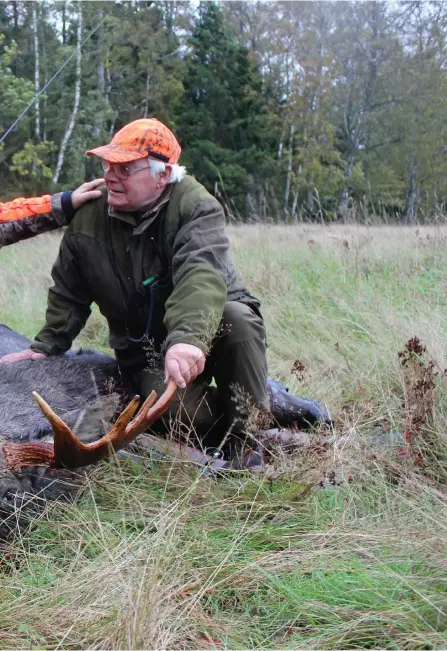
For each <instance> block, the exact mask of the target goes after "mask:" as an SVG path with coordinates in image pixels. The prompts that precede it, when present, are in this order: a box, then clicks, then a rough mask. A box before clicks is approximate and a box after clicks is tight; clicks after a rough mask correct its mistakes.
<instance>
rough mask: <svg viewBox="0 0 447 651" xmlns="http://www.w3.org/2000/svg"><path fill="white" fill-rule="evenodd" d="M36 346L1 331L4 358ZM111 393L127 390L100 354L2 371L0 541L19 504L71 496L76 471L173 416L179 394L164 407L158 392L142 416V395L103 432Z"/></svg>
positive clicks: (168, 395)
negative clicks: (169, 414)
mask: <svg viewBox="0 0 447 651" xmlns="http://www.w3.org/2000/svg"><path fill="white" fill-rule="evenodd" d="M29 344H30V341H29V340H28V339H26V338H25V337H23V336H22V335H20V334H18V333H16V332H14V331H13V330H11V329H10V328H8V327H7V326H6V325H1V324H0V357H1V356H3V355H6V354H8V353H12V352H18V351H20V350H23V349H24V348H26V347H27V346H28V345H29ZM111 388H114V389H115V390H116V389H118V390H121V391H122V387H121V385H120V376H119V372H118V367H117V364H116V362H115V360H114V359H113V358H112V357H109V356H107V355H102V354H100V353H97V352H94V351H89V350H85V351H83V350H80V351H79V352H77V353H75V352H69V353H67V354H65V355H62V356H58V357H51V358H48V359H45V360H42V361H39V362H35V361H24V362H20V363H17V364H9V365H6V364H0V471H1V475H0V516H1V517H2V522H1V524H0V538H1V537H5V535H7V533H8V531H9V529H10V528H11V527H10V524H11V523H8V518H9V519H10V520H12V521H14V522H15V521H16V515H14V517H12V515H13V513H12V512H13V511H14V510H15V509H16V507H17V505H18V502H19V503H20V506H23V503H24V501H26V502H27V503H28V505H29V506H31V505H32V507H33V508H35V507H36V506H38V505H39V503H42V502H44V501H45V500H47V499H55V498H58V497H61V496H65V497H71V496H72V495H73V494H74V493H75V492H76V491H77V490H78V488H79V479H80V477H81V476H82V473H79V472H78V471H76V472H72V470H73V469H77V468H81V467H86V466H89V465H91V464H94V463H97V462H98V461H99V460H100V459H103V458H105V457H107V456H109V455H110V454H111V453H114V452H116V451H118V450H120V449H121V448H122V447H124V446H126V445H128V443H130V442H131V441H132V440H133V439H135V437H136V436H137V435H138V434H140V433H141V432H143V431H145V430H147V429H148V428H149V427H150V426H151V424H152V423H153V422H154V421H156V420H157V419H158V418H159V417H160V416H161V415H162V414H163V413H164V412H165V411H166V410H167V409H168V407H169V405H170V403H171V401H172V398H173V397H174V395H175V392H176V387H175V385H174V384H173V383H172V382H171V383H169V384H168V386H167V389H166V391H165V393H164V394H163V395H162V396H161V397H160V398H159V400H157V397H156V395H155V394H154V393H152V394H151V395H150V396H149V397H148V398H147V400H146V401H145V403H144V404H143V405H142V407H141V408H140V410H139V411H138V413H137V414H136V412H137V409H138V407H139V397H138V396H135V397H134V398H133V399H132V400H131V402H130V403H129V404H128V405H127V407H126V408H125V409H124V410H123V411H122V413H121V415H120V416H119V417H118V418H117V419H116V421H115V423H114V424H113V425H112V426H110V427H109V428H108V430H107V431H104V426H105V421H107V420H110V418H111V416H112V415H113V412H114V411H115V409H116V406H117V402H118V401H117V394H116V393H111ZM33 395H34V398H35V399H34V400H33ZM49 405H51V407H50V406H49ZM135 414H136V415H135ZM74 432H77V433H79V435H80V436H81V438H82V439H83V441H81V440H80V439H79V438H78V436H77V435H76V434H74ZM151 438H155V437H151ZM197 452H198V451H197ZM199 454H200V453H199ZM200 456H203V455H200ZM199 461H200V460H199ZM22 510H23V509H22Z"/></svg>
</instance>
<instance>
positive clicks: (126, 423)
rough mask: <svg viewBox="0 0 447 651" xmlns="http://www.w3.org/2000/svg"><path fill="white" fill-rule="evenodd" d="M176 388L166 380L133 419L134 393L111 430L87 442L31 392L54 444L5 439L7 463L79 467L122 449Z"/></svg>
mask: <svg viewBox="0 0 447 651" xmlns="http://www.w3.org/2000/svg"><path fill="white" fill-rule="evenodd" d="M176 392H177V385H176V384H175V382H174V381H173V380H170V381H169V383H168V386H167V387H166V391H165V392H164V393H163V395H162V396H161V397H160V398H159V400H157V394H156V393H155V391H152V393H151V394H150V396H149V397H148V398H147V399H146V401H145V402H144V404H143V406H142V407H141V409H140V411H139V413H138V415H137V416H136V417H135V418H134V419H133V420H132V417H133V415H134V414H135V412H136V410H137V409H138V405H139V403H140V397H139V396H135V397H134V398H133V400H132V401H131V402H130V403H129V404H128V405H127V407H126V408H125V409H124V411H123V412H122V413H121V415H120V417H119V418H118V420H117V421H116V423H115V424H114V425H113V427H112V428H111V430H110V431H109V432H108V433H107V434H106V435H105V436H103V437H102V438H101V439H99V441H95V442H94V443H88V444H84V443H81V441H80V440H79V439H78V438H77V437H76V436H75V434H73V432H72V431H71V429H70V428H69V427H68V425H66V424H65V423H64V421H63V420H61V419H60V418H59V416H57V414H55V413H54V411H53V410H52V409H51V407H50V406H49V405H48V404H47V403H46V402H45V400H44V399H43V398H41V396H39V395H38V394H37V393H35V392H34V393H33V395H34V399H35V400H36V402H37V404H38V405H39V407H40V408H41V410H42V413H43V414H44V416H45V417H46V418H47V419H48V421H49V422H50V424H51V427H52V429H53V432H54V444H51V443H46V442H41V443H5V444H4V445H3V455H4V457H5V463H6V466H7V468H9V469H10V470H19V469H20V468H23V467H24V466H36V465H41V464H42V463H47V464H49V465H50V466H52V467H53V468H78V467H81V466H89V465H91V464H94V463H97V462H98V461H100V460H101V459H105V458H106V457H108V456H110V455H111V454H113V453H114V452H117V451H118V450H121V448H123V447H125V446H126V445H128V444H129V443H130V442H131V441H133V440H134V439H135V438H136V437H137V436H138V434H141V433H142V432H144V431H145V430H147V429H149V427H150V426H151V425H152V424H153V423H154V422H155V421H156V420H158V419H159V418H160V417H161V416H162V415H163V414H164V413H165V412H166V411H167V410H168V409H169V406H170V404H171V402H172V400H173V399H174V396H175V394H176Z"/></svg>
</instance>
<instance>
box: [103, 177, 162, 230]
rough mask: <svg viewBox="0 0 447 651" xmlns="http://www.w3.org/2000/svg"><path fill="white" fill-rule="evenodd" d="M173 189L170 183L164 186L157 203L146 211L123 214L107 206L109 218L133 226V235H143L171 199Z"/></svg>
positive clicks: (121, 211)
mask: <svg viewBox="0 0 447 651" xmlns="http://www.w3.org/2000/svg"><path fill="white" fill-rule="evenodd" d="M173 189H174V184H173V183H170V184H169V185H168V186H166V189H165V191H164V192H163V194H162V195H161V196H160V197H159V198H158V199H157V201H156V202H155V203H154V204H153V205H152V206H150V207H149V208H147V209H146V210H145V209H144V208H143V209H142V210H138V211H136V212H124V211H123V210H116V208H113V207H112V206H109V211H108V213H109V216H110V217H113V218H114V219H119V220H120V221H123V222H126V224H130V225H131V226H133V233H132V234H133V235H141V233H144V231H145V230H147V229H148V228H149V226H150V225H151V224H153V223H154V221H155V219H156V218H157V217H158V215H159V213H160V210H161V209H162V208H163V206H164V205H165V204H167V203H168V201H169V199H170V198H171V194H172V191H173Z"/></svg>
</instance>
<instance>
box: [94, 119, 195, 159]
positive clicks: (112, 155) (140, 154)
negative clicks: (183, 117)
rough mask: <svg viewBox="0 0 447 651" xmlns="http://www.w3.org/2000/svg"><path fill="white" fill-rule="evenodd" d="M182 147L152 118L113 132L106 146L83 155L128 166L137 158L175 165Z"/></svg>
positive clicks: (167, 130) (172, 135)
mask: <svg viewBox="0 0 447 651" xmlns="http://www.w3.org/2000/svg"><path fill="white" fill-rule="evenodd" d="M181 151H182V150H181V147H180V145H179V144H178V142H177V139H176V137H175V136H174V134H173V133H172V131H170V130H169V129H168V127H166V126H165V125H164V124H163V123H162V122H159V121H158V120H156V119H155V118H150V119H141V120H135V121H134V122H130V124H126V126H125V127H123V128H122V129H120V130H119V131H118V133H116V134H115V135H114V136H113V138H112V141H111V143H110V144H109V145H103V146H102V147H96V149H90V150H89V151H87V152H85V153H86V155H87V156H99V157H100V158H104V159H105V160H107V161H109V162H110V163H130V161H132V160H136V159H137V158H146V156H150V157H151V158H156V159H157V160H161V161H163V162H164V163H172V164H174V163H177V162H178V159H179V158H180V153H181Z"/></svg>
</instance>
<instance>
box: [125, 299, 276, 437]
mask: <svg viewBox="0 0 447 651" xmlns="http://www.w3.org/2000/svg"><path fill="white" fill-rule="evenodd" d="M131 385H132V389H133V390H134V391H135V392H138V393H139V394H140V395H141V397H142V398H146V397H147V396H148V395H149V393H150V392H151V391H152V389H154V390H155V391H157V394H158V395H160V393H161V392H162V391H163V390H164V370H163V368H160V367H159V366H158V368H151V367H150V366H149V367H148V368H146V369H144V370H142V371H139V372H138V373H136V374H133V375H132V376H131ZM253 407H258V408H259V407H267V361H266V344H265V328H264V323H263V321H262V318H261V317H260V316H259V315H258V314H256V313H255V312H254V311H253V310H252V309H251V308H250V307H248V306H247V305H245V304H243V303H238V302H235V301H229V302H227V303H226V305H225V310H224V313H223V318H222V321H221V325H220V328H219V330H218V334H217V336H216V338H215V340H214V343H213V346H212V348H211V352H210V354H209V355H208V357H207V360H206V365H205V370H204V372H203V373H202V374H201V375H200V376H199V377H197V378H196V379H195V380H194V381H193V382H191V384H190V385H189V386H188V387H187V388H186V389H185V390H179V391H178V394H177V397H176V399H175V400H174V402H173V404H172V405H171V408H170V409H169V411H168V412H167V413H166V414H165V416H164V417H163V418H162V419H161V420H160V421H159V422H158V423H156V424H154V427H153V429H154V431H156V432H157V433H169V432H173V433H174V434H179V435H181V437H182V438H184V439H185V438H186V439H188V440H189V441H191V442H192V443H196V444H197V439H199V441H200V443H201V444H202V445H204V446H206V447H216V446H217V445H219V444H220V442H221V441H222V439H223V438H224V437H225V435H226V434H227V433H228V432H231V433H234V434H237V435H241V434H242V435H243V434H244V431H245V429H246V427H247V422H248V420H249V418H250V412H251V413H253Z"/></svg>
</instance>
